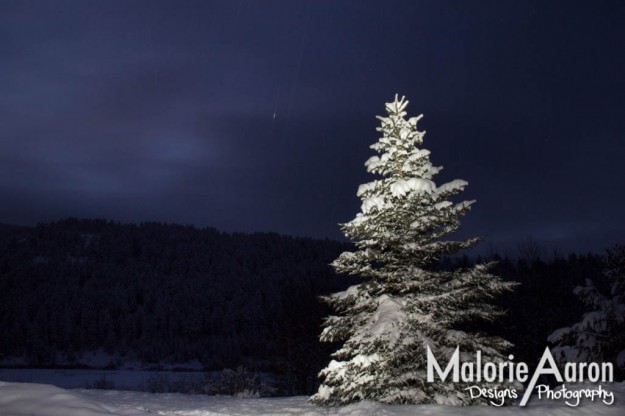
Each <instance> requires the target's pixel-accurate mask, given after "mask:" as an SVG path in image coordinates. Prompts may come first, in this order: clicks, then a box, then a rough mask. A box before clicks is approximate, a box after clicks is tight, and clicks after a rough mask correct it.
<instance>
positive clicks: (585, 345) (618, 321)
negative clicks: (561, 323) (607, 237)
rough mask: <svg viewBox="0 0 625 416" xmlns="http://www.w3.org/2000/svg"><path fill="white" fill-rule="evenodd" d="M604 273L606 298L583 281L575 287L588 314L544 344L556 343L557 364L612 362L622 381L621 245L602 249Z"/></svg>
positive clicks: (624, 280)
mask: <svg viewBox="0 0 625 416" xmlns="http://www.w3.org/2000/svg"><path fill="white" fill-rule="evenodd" d="M604 274H605V276H606V278H607V280H608V284H609V291H610V293H609V295H605V294H603V293H602V292H601V291H600V290H599V289H598V288H597V287H596V286H595V283H594V282H593V281H592V280H590V279H586V284H585V285H584V286H577V287H576V288H575V289H574V293H575V294H576V295H577V296H579V298H580V299H581V300H582V302H583V303H584V304H585V305H586V307H587V308H588V310H590V312H587V313H585V314H584V315H583V317H582V320H581V321H580V322H577V323H575V324H573V325H571V326H569V327H564V328H560V329H558V330H556V331H555V332H553V333H552V334H551V335H550V336H549V338H548V341H549V342H551V343H554V344H557V345H556V346H555V347H554V348H553V349H552V353H553V356H554V358H555V359H556V360H558V361H560V362H588V361H594V362H612V363H615V364H616V365H615V377H616V378H617V379H623V378H625V246H621V245H617V246H615V247H613V248H611V249H608V250H606V256H605V268H604Z"/></svg>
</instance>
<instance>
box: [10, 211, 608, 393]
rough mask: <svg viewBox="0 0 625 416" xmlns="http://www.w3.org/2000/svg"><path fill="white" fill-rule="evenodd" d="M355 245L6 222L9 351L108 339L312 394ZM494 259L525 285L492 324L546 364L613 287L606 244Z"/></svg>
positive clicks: (166, 227)
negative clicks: (341, 268) (599, 295)
mask: <svg viewBox="0 0 625 416" xmlns="http://www.w3.org/2000/svg"><path fill="white" fill-rule="evenodd" d="M349 248H350V246H349V245H348V244H346V243H342V242H336V241H331V240H313V239H310V238H295V237H287V236H281V235H277V234H271V233H262V234H250V235H247V234H236V233H235V234H230V233H223V232H219V231H217V230H215V229H213V228H203V229H198V228H195V227H192V226H180V225H172V224H161V223H143V224H139V225H135V224H120V223H116V222H110V221H106V220H77V219H67V220H63V221H59V222H54V223H46V224H39V225H37V226H35V227H18V226H10V225H0V340H1V341H0V358H7V357H22V358H24V359H26V360H27V362H28V363H29V365H31V366H38V367H41V366H55V365H59V364H61V363H63V364H65V363H69V364H70V365H71V364H72V363H75V362H76V357H78V356H79V355H80V354H82V353H84V352H87V351H95V350H99V349H102V350H104V351H106V352H108V353H110V354H111V355H112V356H115V357H117V358H116V360H115V362H112V363H111V365H112V366H117V365H120V364H121V363H123V362H124V361H131V360H140V361H142V362H144V363H152V364H156V365H158V364H163V363H185V362H188V361H191V360H199V361H200V362H201V363H202V364H203V365H204V366H205V368H206V369H223V368H236V367H238V366H240V365H243V366H245V367H247V368H252V369H257V370H265V371H272V372H274V373H276V374H278V375H281V376H282V378H281V380H283V383H284V391H285V393H287V394H311V393H312V392H314V391H315V389H316V385H315V384H316V383H317V378H316V376H317V373H318V371H319V370H320V369H321V368H322V367H323V366H324V365H325V364H327V362H328V361H329V354H330V353H331V352H332V351H333V350H334V349H335V347H336V346H332V345H323V344H321V343H319V342H318V336H319V332H320V325H321V321H322V318H323V317H325V316H326V315H328V313H329V310H328V309H327V308H326V306H324V305H323V304H322V303H321V302H319V300H318V297H319V296H320V295H327V294H329V293H332V292H336V291H339V290H344V289H346V288H347V287H348V286H350V285H352V284H354V283H355V282H356V280H355V278H348V277H347V278H346V277H337V276H336V275H335V274H334V272H333V271H332V269H331V268H330V267H329V266H328V264H329V263H330V262H331V261H332V260H333V259H335V258H336V257H337V256H338V255H339V254H340V253H341V252H343V251H345V250H348V249H349ZM493 257H494V258H495V260H498V264H497V266H496V269H495V270H494V273H496V274H498V275H499V276H502V277H503V278H504V279H505V280H511V281H517V282H521V283H522V285H521V286H520V287H518V288H517V290H516V291H515V292H512V293H510V294H506V295H504V296H503V297H502V298H501V299H500V300H499V302H500V304H501V306H503V307H504V309H506V310H507V311H508V314H507V315H506V317H505V318H504V319H501V320H499V321H497V323H496V324H495V325H496V326H495V327H492V328H484V329H488V330H490V331H494V332H496V333H497V334H499V335H502V336H504V337H505V338H506V339H508V340H510V341H512V342H513V343H514V344H515V347H514V354H515V357H516V358H515V360H523V361H526V362H528V363H532V362H535V361H536V360H537V359H538V358H539V357H540V354H541V353H542V350H543V349H544V348H545V346H546V343H547V342H546V339H547V337H548V336H549V334H550V333H551V332H553V330H554V329H556V328H559V327H561V326H564V325H567V324H570V323H571V322H574V321H575V320H576V319H578V318H579V314H580V310H581V308H582V306H583V305H582V303H581V302H580V300H579V299H578V298H577V297H576V296H575V295H574V294H573V288H574V287H576V286H579V285H581V284H583V282H584V281H585V279H593V281H595V282H596V284H597V285H599V286H600V285H601V284H605V277H604V276H603V275H602V257H601V256H600V255H595V254H586V255H575V254H572V255H567V256H564V255H562V256H553V257H552V258H550V259H548V260H546V259H543V258H540V257H530V256H525V257H521V258H519V259H508V258H500V257H499V256H497V255H494V256H493ZM476 260H477V261H481V260H482V259H476ZM472 262H473V260H471V259H468V258H467V257H461V258H454V259H444V260H443V261H442V262H441V267H442V268H445V267H451V266H456V265H462V264H465V265H467V267H468V266H469V265H470V264H472ZM602 282H604V283H602ZM477 329H482V328H477Z"/></svg>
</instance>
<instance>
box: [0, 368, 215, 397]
mask: <svg viewBox="0 0 625 416" xmlns="http://www.w3.org/2000/svg"><path fill="white" fill-rule="evenodd" d="M206 377H207V373H205V372H198V371H142V370H63V369H13V368H10V369H5V368H0V381H7V382H19V383H40V384H51V385H53V386H57V387H61V388H64V389H76V388H88V387H93V386H94V385H99V387H108V388H109V389H115V390H135V391H155V390H156V391H159V390H158V389H159V382H161V383H162V382H163V381H164V380H167V381H169V382H170V383H171V382H178V383H187V384H193V385H201V384H202V383H203V381H204V380H205V378H206ZM160 391H161V392H162V391H163V390H160ZM165 391H166V390H165Z"/></svg>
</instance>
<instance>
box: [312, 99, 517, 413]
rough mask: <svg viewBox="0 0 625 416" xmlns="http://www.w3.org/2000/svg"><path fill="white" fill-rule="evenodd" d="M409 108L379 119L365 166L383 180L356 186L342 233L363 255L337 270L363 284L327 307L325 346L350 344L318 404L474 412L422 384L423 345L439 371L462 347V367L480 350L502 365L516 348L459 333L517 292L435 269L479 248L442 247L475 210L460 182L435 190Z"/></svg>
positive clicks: (392, 107)
mask: <svg viewBox="0 0 625 416" xmlns="http://www.w3.org/2000/svg"><path fill="white" fill-rule="evenodd" d="M407 105H408V101H406V99H405V98H404V97H402V98H401V99H398V97H397V96H395V100H394V101H393V102H392V103H387V104H386V111H387V112H388V116H387V117H380V116H378V119H379V120H380V122H381V127H379V128H377V130H378V131H380V132H381V133H382V138H380V139H379V141H378V142H377V143H375V144H373V145H372V146H371V148H372V149H374V150H376V151H377V152H378V153H379V154H380V155H379V156H373V157H371V158H370V159H369V160H367V161H366V163H365V166H366V167H367V170H368V171H369V172H371V173H373V174H379V175H381V176H382V178H381V179H377V180H374V181H372V182H369V183H366V184H363V185H360V187H359V189H358V193H357V195H358V196H359V197H360V198H361V199H362V206H361V212H360V213H358V214H357V215H356V218H354V219H353V220H352V221H350V222H348V223H346V224H342V225H341V228H342V230H343V231H344V233H345V234H346V236H348V237H350V238H351V239H352V240H353V241H354V243H355V246H356V248H357V249H356V250H355V251H353V252H344V253H342V254H341V255H340V256H339V257H338V258H337V259H336V260H335V261H334V262H333V263H332V266H333V267H334V269H335V270H336V271H337V272H338V273H345V274H349V275H356V276H360V277H361V278H362V279H363V282H362V283H360V284H357V285H354V286H351V287H350V288H349V289H347V290H346V291H343V292H338V293H335V294H333V295H330V296H327V297H325V298H324V300H325V301H326V302H327V303H328V304H329V305H331V307H332V308H333V309H334V311H335V312H336V313H337V315H334V316H329V317H328V318H327V319H326V320H325V322H324V330H323V332H322V334H321V340H322V341H328V342H337V341H344V344H343V346H342V348H340V349H339V350H338V351H336V352H335V353H334V354H333V357H334V358H335V360H332V361H331V362H330V364H329V365H328V366H327V367H326V368H325V369H324V370H322V371H321V373H320V376H321V377H322V378H323V379H324V380H323V383H322V385H321V386H320V388H319V391H318V392H317V393H316V394H315V395H314V396H312V397H311V401H312V402H313V403H317V404H323V405H342V404H347V403H350V402H354V401H358V400H365V399H367V400H375V401H378V402H382V403H445V404H456V405H464V404H471V403H475V402H478V401H479V400H484V399H475V400H472V399H471V398H470V396H469V394H468V392H467V391H465V390H464V388H466V387H467V386H466V385H463V384H462V383H452V382H451V380H450V379H448V380H446V381H445V382H444V383H442V382H440V381H438V382H434V383H428V382H427V381H426V375H427V373H426V370H427V354H426V346H429V347H430V348H431V350H432V351H433V353H434V354H435V356H436V357H437V358H438V361H439V363H441V365H445V364H446V363H447V362H448V360H449V358H450V357H451V355H452V353H453V352H454V350H455V349H456V347H457V346H460V350H461V361H464V360H474V359H475V357H474V353H475V352H476V351H478V350H481V351H482V354H483V355H482V359H483V362H485V361H488V360H491V361H498V360H501V359H502V355H501V353H500V351H501V350H502V349H504V348H507V347H509V346H510V344H509V343H508V342H507V341H505V340H503V339H501V338H498V337H492V336H486V335H482V334H479V333H472V332H466V331H463V330H462V329H461V325H462V324H464V323H466V322H467V321H472V320H474V319H484V320H492V319H494V318H496V317H497V316H499V315H500V312H499V311H498V310H497V309H496V308H495V307H494V306H493V305H491V304H489V303H488V302H489V301H490V300H491V299H492V298H493V297H494V296H496V295H497V294H499V293H501V292H503V291H507V290H511V289H512V288H513V286H514V283H509V282H508V283H506V282H503V281H502V280H501V279H500V278H498V277H496V276H494V275H492V274H491V273H490V272H489V267H490V266H491V264H478V265H475V266H473V267H470V268H468V269H459V270H453V271H447V270H440V269H438V268H437V267H436V266H437V264H438V260H439V259H440V258H441V256H443V255H448V254H452V253H456V252H458V251H459V250H462V249H466V248H469V247H472V246H473V245H475V244H476V243H477V241H478V238H471V239H467V240H463V241H443V240H441V239H442V237H444V236H446V235H447V234H449V233H451V232H453V231H455V230H456V229H458V227H459V224H460V223H459V220H460V218H461V217H462V216H463V215H464V214H465V213H466V212H467V210H469V207H470V206H471V204H472V203H473V202H474V201H464V202H460V203H453V202H451V201H450V200H449V199H450V197H452V196H454V195H456V194H457V193H459V192H460V191H462V190H463V189H464V188H465V186H467V182H465V181H463V180H453V181H451V182H448V183H445V184H443V185H441V186H436V184H435V183H434V182H433V177H434V176H435V175H436V174H437V173H438V172H439V171H440V170H441V168H440V167H434V166H432V164H431V163H430V160H429V155H430V152H429V151H428V150H426V149H421V148H418V147H417V145H421V144H422V142H423V136H424V134H425V132H424V131H418V130H417V122H418V121H419V119H420V118H421V116H419V117H413V118H409V119H408V120H406V118H405V116H406V112H405V111H404V110H405V109H406V106H407ZM436 379H438V376H437V377H436ZM482 386H483V387H489V386H490V387H493V385H492V384H490V385H489V383H483V384H482Z"/></svg>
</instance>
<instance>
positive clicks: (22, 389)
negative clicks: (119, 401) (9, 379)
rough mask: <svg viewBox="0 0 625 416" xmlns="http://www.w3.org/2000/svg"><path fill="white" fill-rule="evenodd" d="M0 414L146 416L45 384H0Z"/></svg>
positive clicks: (25, 415)
mask: <svg viewBox="0 0 625 416" xmlns="http://www.w3.org/2000/svg"><path fill="white" fill-rule="evenodd" d="M0 414H2V415H7V416H8V415H11V416H22V415H23V416H33V415H36V416H101V415H109V416H110V415H118V416H120V415H123V416H131V415H144V414H145V412H142V411H140V410H137V409H115V408H112V407H109V406H106V405H104V404H102V403H98V402H96V401H93V400H89V399H86V398H84V397H82V396H81V395H80V394H79V393H75V392H72V391H68V390H64V389H61V388H59V387H54V386H49V385H46V384H33V383H6V382H3V381H0Z"/></svg>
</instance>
